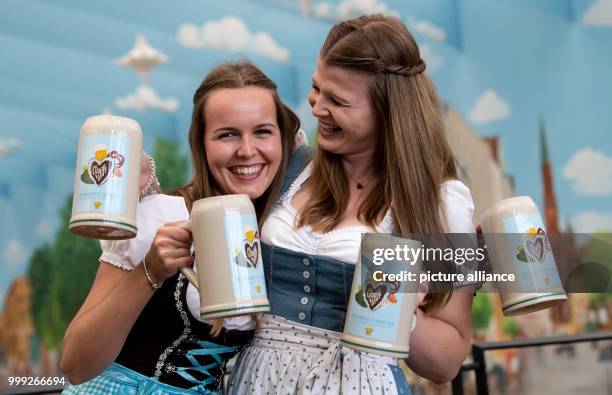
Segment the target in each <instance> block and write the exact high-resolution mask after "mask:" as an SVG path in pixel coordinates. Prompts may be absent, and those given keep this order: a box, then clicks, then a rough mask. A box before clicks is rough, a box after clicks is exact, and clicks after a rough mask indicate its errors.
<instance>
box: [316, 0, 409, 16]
mask: <svg viewBox="0 0 612 395" xmlns="http://www.w3.org/2000/svg"><path fill="white" fill-rule="evenodd" d="M313 14H314V16H315V17H317V18H320V19H327V20H344V19H351V18H357V17H359V16H361V15H371V14H383V15H387V16H395V17H399V13H398V12H397V11H395V10H392V9H391V8H389V6H387V4H385V3H384V2H383V1H381V0H342V1H341V2H340V3H338V5H335V4H331V3H327V2H320V3H317V4H316V5H315V6H314V12H313Z"/></svg>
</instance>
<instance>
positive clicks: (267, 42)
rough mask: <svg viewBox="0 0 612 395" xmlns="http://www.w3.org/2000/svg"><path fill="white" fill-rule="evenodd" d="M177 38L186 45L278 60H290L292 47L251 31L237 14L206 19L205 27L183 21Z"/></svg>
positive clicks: (262, 32) (267, 35)
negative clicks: (249, 53) (253, 54)
mask: <svg viewBox="0 0 612 395" xmlns="http://www.w3.org/2000/svg"><path fill="white" fill-rule="evenodd" d="M176 38H177V41H178V42H179V44H180V45H182V46H183V47H185V48H194V49H199V48H214V49H217V50H220V51H231V52H242V51H249V52H253V53H257V54H259V55H261V56H265V57H268V58H271V59H274V60H276V61H278V62H283V63H285V62H287V61H288V60H289V50H288V49H286V48H283V47H282V46H281V45H279V44H278V43H277V42H276V41H275V40H274V38H273V37H272V36H271V35H270V34H269V33H267V32H264V31H258V32H251V31H250V30H249V27H248V26H247V25H246V23H245V22H244V21H243V20H242V19H240V18H238V17H235V16H226V17H224V18H222V19H219V20H213V21H209V22H206V23H205V24H204V25H203V26H202V27H201V28H200V27H198V26H197V25H194V24H183V25H181V26H180V27H179V29H178V31H177V33H176Z"/></svg>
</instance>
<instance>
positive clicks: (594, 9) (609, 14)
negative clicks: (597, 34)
mask: <svg viewBox="0 0 612 395" xmlns="http://www.w3.org/2000/svg"><path fill="white" fill-rule="evenodd" d="M582 23H584V24H585V25H591V26H612V0H596V1H594V2H593V3H592V4H591V6H590V7H589V8H588V9H587V10H586V12H585V13H584V14H583V15H582Z"/></svg>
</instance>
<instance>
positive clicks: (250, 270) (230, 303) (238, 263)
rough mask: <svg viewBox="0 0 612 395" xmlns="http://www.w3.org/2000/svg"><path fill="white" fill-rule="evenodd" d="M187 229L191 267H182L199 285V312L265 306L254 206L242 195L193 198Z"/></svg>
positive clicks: (205, 315)
mask: <svg viewBox="0 0 612 395" xmlns="http://www.w3.org/2000/svg"><path fill="white" fill-rule="evenodd" d="M181 226H182V227H184V228H185V229H188V230H190V231H191V233H192V235H193V242H194V244H195V264H196V267H197V273H196V272H194V271H193V270H191V269H190V268H184V269H182V270H181V271H182V273H183V274H184V275H185V277H187V279H188V280H189V281H190V282H191V283H192V284H193V285H194V286H195V287H196V288H198V290H199V291H200V317H201V318H202V319H213V318H224V317H231V316H236V315H244V314H251V313H263V312H268V311H270V302H269V301H268V297H267V294H266V282H265V277H264V270H263V265H262V257H261V244H260V243H261V242H260V239H259V230H258V227H257V217H256V215H255V208H254V207H253V203H252V202H251V199H250V198H249V196H248V195H222V196H215V197H211V198H206V199H200V200H197V201H195V202H194V203H193V207H192V208H191V220H189V221H188V222H186V223H184V224H182V225H181Z"/></svg>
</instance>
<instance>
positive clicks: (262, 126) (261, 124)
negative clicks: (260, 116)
mask: <svg viewBox="0 0 612 395" xmlns="http://www.w3.org/2000/svg"><path fill="white" fill-rule="evenodd" d="M264 127H271V128H275V127H276V125H274V124H273V123H270V122H264V123H260V124H259V125H257V126H255V127H254V129H257V128H264Z"/></svg>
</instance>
